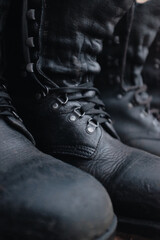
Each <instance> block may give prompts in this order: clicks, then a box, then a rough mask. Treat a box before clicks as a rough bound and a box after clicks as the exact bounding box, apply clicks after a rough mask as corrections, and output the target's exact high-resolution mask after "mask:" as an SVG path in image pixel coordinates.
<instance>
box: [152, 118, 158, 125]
mask: <svg viewBox="0 0 160 240" xmlns="http://www.w3.org/2000/svg"><path fill="white" fill-rule="evenodd" d="M152 123H153V125H154V126H155V127H157V126H158V124H159V122H158V120H157V119H154V120H153V122H152Z"/></svg>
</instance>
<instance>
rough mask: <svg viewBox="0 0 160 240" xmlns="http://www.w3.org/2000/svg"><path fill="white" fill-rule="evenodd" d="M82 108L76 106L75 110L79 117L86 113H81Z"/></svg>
mask: <svg viewBox="0 0 160 240" xmlns="http://www.w3.org/2000/svg"><path fill="white" fill-rule="evenodd" d="M80 109H81V107H76V108H75V109H74V110H73V111H74V113H75V114H76V115H77V116H78V117H79V118H82V117H83V116H84V115H85V112H84V113H82V114H81V112H80V111H79V110H80Z"/></svg>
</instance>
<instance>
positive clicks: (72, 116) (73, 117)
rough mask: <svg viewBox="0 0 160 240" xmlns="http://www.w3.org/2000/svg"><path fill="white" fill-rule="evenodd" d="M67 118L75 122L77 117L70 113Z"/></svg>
mask: <svg viewBox="0 0 160 240" xmlns="http://www.w3.org/2000/svg"><path fill="white" fill-rule="evenodd" d="M69 120H70V121H71V122H75V121H76V120H77V117H76V116H75V115H73V114H72V115H70V117H69Z"/></svg>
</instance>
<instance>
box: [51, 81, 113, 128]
mask: <svg viewBox="0 0 160 240" xmlns="http://www.w3.org/2000/svg"><path fill="white" fill-rule="evenodd" d="M47 92H48V94H52V93H53V94H56V96H57V99H58V100H59V101H60V102H61V103H62V104H66V103H67V102H68V101H79V102H82V105H81V107H80V108H78V109H77V110H78V111H79V112H80V115H81V116H83V115H85V114H86V115H89V116H91V119H92V120H93V121H94V122H95V123H96V124H98V125H99V124H103V123H105V122H107V121H108V122H109V123H111V120H110V116H109V114H108V113H106V111H105V105H104V103H103V102H102V101H101V100H100V98H99V91H98V89H97V88H94V87H93V83H92V82H86V83H82V84H80V85H79V86H69V87H56V88H55V87H54V88H50V89H48V91H47ZM84 102H85V103H84Z"/></svg>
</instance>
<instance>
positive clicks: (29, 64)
mask: <svg viewBox="0 0 160 240" xmlns="http://www.w3.org/2000/svg"><path fill="white" fill-rule="evenodd" d="M26 71H27V72H29V73H33V72H34V63H28V64H27V66H26Z"/></svg>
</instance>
